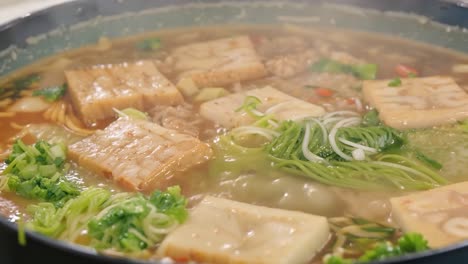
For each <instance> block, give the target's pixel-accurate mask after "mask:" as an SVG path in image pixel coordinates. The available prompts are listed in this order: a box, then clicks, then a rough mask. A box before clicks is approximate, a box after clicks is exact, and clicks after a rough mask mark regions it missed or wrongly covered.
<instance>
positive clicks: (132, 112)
mask: <svg viewBox="0 0 468 264" xmlns="http://www.w3.org/2000/svg"><path fill="white" fill-rule="evenodd" d="M114 112H116V113H117V114H118V115H119V116H120V117H125V118H130V119H136V120H148V119H149V117H148V114H147V113H144V112H142V111H140V110H137V109H135V108H125V109H123V110H117V109H115V108H114Z"/></svg>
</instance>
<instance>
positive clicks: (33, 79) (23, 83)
mask: <svg viewBox="0 0 468 264" xmlns="http://www.w3.org/2000/svg"><path fill="white" fill-rule="evenodd" d="M40 79H41V76H40V75H39V74H37V73H32V74H29V75H27V76H25V77H22V78H19V79H17V80H15V81H14V82H13V85H14V87H15V88H16V89H26V88H29V87H30V86H31V85H33V84H34V83H37V82H38V81H39V80H40Z"/></svg>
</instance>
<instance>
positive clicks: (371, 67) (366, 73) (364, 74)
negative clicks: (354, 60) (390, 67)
mask: <svg viewBox="0 0 468 264" xmlns="http://www.w3.org/2000/svg"><path fill="white" fill-rule="evenodd" d="M351 67H352V68H351V69H352V70H351V72H352V73H353V75H354V76H356V77H358V78H359V79H361V80H374V79H375V78H376V77H377V65H376V64H360V65H354V66H351Z"/></svg>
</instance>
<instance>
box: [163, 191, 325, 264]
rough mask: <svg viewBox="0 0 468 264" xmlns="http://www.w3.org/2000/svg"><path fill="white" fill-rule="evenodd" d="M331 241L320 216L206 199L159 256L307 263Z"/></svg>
mask: <svg viewBox="0 0 468 264" xmlns="http://www.w3.org/2000/svg"><path fill="white" fill-rule="evenodd" d="M329 238H330V231H329V227H328V221H327V219H326V218H325V217H322V216H315V215H310V214H305V213H301V212H295V211H287V210H280V209H272V208H267V207H261V206H255V205H250V204H245V203H240V202H235V201H231V200H226V199H221V198H215V197H210V196H208V197H205V199H204V200H202V201H201V202H200V204H198V205H197V206H196V207H195V208H193V209H192V211H191V212H190V215H189V219H188V220H187V222H186V223H184V224H183V225H181V226H180V227H178V228H177V229H176V230H174V231H173V232H172V233H170V234H169V235H168V236H167V237H166V238H165V240H164V241H163V243H162V244H161V246H160V247H159V249H158V254H159V255H161V256H167V257H171V258H173V259H189V260H193V261H197V262H199V263H213V264H216V263H231V264H238V263H239V264H240V263H255V264H283V263H284V264H289V263H295V264H301V263H309V262H310V261H311V260H312V259H313V257H314V256H315V255H316V254H317V253H318V252H319V251H320V250H321V249H322V248H323V247H324V245H325V244H326V243H327V241H328V240H329Z"/></svg>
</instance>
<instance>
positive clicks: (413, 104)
mask: <svg viewBox="0 0 468 264" xmlns="http://www.w3.org/2000/svg"><path fill="white" fill-rule="evenodd" d="M390 81H391V80H372V81H364V84H363V93H364V98H365V100H366V101H367V102H368V103H369V104H370V105H371V106H373V107H375V108H376V109H377V110H378V111H379V113H380V118H381V119H382V120H383V122H384V123H385V124H387V125H388V126H391V127H394V128H397V129H411V128H426V127H433V126H438V125H444V124H451V123H455V122H456V121H459V120H463V119H466V118H468V94H467V93H466V92H465V91H464V90H463V89H462V88H460V87H459V86H458V85H457V84H456V83H455V81H454V80H453V79H452V78H451V77H445V76H433V77H422V78H406V79H401V81H402V84H401V85H400V86H397V87H390V86H389V85H388V84H389V82H390Z"/></svg>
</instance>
